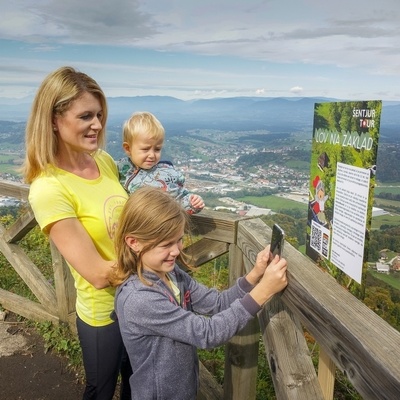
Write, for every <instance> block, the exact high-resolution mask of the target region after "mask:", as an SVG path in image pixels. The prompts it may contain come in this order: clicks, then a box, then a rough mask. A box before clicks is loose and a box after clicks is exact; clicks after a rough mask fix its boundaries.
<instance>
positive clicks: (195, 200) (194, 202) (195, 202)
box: [190, 194, 204, 210]
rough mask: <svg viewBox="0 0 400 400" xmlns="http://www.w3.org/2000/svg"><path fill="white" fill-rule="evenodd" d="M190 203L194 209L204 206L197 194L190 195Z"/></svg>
mask: <svg viewBox="0 0 400 400" xmlns="http://www.w3.org/2000/svg"><path fill="white" fill-rule="evenodd" d="M190 205H191V206H192V207H193V208H195V209H200V210H202V209H203V208H204V201H203V199H202V198H201V197H200V196H199V195H197V194H192V195H191V196H190Z"/></svg>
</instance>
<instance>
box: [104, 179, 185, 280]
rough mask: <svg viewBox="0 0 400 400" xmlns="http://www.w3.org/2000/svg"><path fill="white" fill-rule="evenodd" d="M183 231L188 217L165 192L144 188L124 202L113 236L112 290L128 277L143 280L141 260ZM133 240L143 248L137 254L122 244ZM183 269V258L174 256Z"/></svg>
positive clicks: (182, 256)
mask: <svg viewBox="0 0 400 400" xmlns="http://www.w3.org/2000/svg"><path fill="white" fill-rule="evenodd" d="M182 226H183V227H184V231H185V233H189V230H190V217H189V215H188V214H187V212H186V211H185V209H184V208H183V207H182V206H181V205H180V204H179V203H178V202H177V201H176V200H175V199H173V198H172V197H171V196H170V195H169V194H168V193H167V192H165V191H163V190H162V189H160V188H154V187H150V186H144V187H142V188H140V189H138V190H136V191H135V192H133V193H132V194H131V195H130V197H129V199H128V201H127V202H126V204H125V206H124V208H123V211H122V213H121V217H120V220H119V223H118V228H117V232H116V235H115V250H116V254H117V264H116V266H115V267H114V269H113V271H112V273H111V275H110V283H111V284H112V285H113V286H118V285H120V284H121V283H122V282H123V281H125V280H126V279H127V278H128V277H129V276H130V275H132V274H137V275H138V276H139V278H140V279H141V280H142V281H143V282H144V283H146V284H150V283H149V282H147V281H146V280H145V279H144V278H143V275H142V273H143V265H142V256H143V254H144V253H146V252H147V251H149V250H151V249H153V248H154V247H156V246H157V245H158V244H159V243H161V242H163V241H166V240H169V239H171V237H173V236H175V235H177V234H178V233H179V232H180V230H181V229H182ZM129 237H133V238H135V239H137V240H138V241H139V242H140V243H141V244H143V245H144V247H143V249H142V250H141V251H140V252H134V251H133V250H132V249H131V248H130V247H129V246H128V244H127V243H126V239H127V238H129ZM178 259H179V261H180V262H181V263H182V265H183V266H185V267H188V268H190V267H189V266H188V264H187V263H186V261H185V257H184V255H183V254H182V252H181V254H180V255H179V256H178Z"/></svg>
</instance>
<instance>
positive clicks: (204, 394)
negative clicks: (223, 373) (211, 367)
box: [196, 363, 223, 400]
mask: <svg viewBox="0 0 400 400" xmlns="http://www.w3.org/2000/svg"><path fill="white" fill-rule="evenodd" d="M199 368H200V370H199V373H200V388H199V393H198V394H197V398H196V400H222V398H223V397H222V396H223V392H222V387H221V386H220V385H218V383H217V381H216V380H215V379H214V377H213V376H212V375H211V374H210V372H208V370H207V368H206V367H205V366H204V365H203V364H202V363H199Z"/></svg>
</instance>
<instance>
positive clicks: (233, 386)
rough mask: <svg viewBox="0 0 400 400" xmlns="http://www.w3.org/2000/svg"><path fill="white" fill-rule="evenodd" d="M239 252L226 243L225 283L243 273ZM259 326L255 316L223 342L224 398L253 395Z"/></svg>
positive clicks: (240, 397) (254, 390)
mask: <svg viewBox="0 0 400 400" xmlns="http://www.w3.org/2000/svg"><path fill="white" fill-rule="evenodd" d="M242 257H243V256H242V252H241V250H240V249H239V248H238V247H237V246H236V245H233V244H232V245H230V247H229V281H230V282H229V283H230V285H232V284H233V283H234V282H235V281H236V280H237V278H238V277H240V276H242V275H243V273H244V267H243V258H242ZM259 339H260V329H259V326H258V321H257V319H256V318H254V320H252V321H250V322H249V323H248V324H247V326H246V327H245V328H244V329H242V330H241V331H240V332H239V333H238V334H237V335H236V336H234V337H233V338H232V339H231V340H230V341H229V342H228V343H227V344H226V346H225V376H224V399H226V400H228V399H229V400H243V399H246V400H252V399H255V398H256V389H257V369H258V347H259Z"/></svg>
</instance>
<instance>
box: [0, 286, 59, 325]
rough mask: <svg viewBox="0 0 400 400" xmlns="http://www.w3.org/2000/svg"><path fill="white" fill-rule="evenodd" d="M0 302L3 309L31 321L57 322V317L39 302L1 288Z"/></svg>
mask: <svg viewBox="0 0 400 400" xmlns="http://www.w3.org/2000/svg"><path fill="white" fill-rule="evenodd" d="M0 304H1V306H2V307H3V308H4V309H6V310H9V311H11V312H13V313H15V314H18V315H21V316H22V317H25V318H27V319H29V320H32V321H51V322H54V323H56V324H58V323H59V319H58V317H57V316H56V315H54V314H51V313H49V312H48V311H47V310H46V309H45V308H44V307H43V306H41V305H40V304H39V303H36V302H34V301H32V300H28V299H26V298H25V297H22V296H19V295H17V294H14V293H11V292H8V291H6V290H3V289H0Z"/></svg>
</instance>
